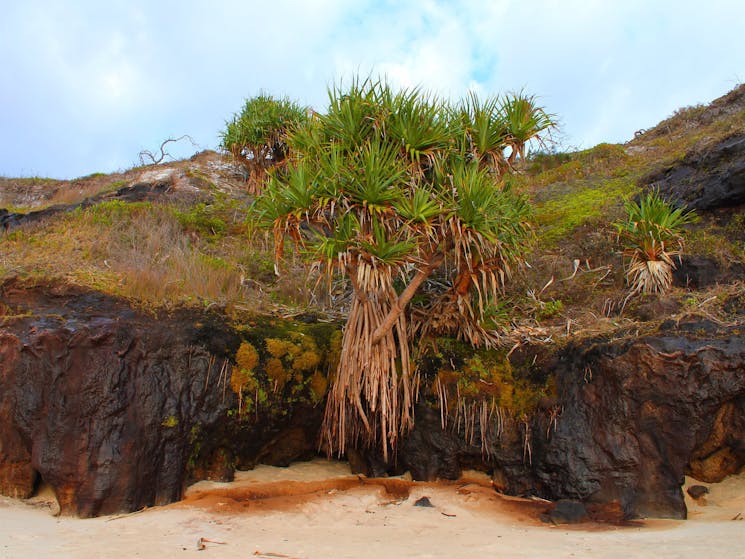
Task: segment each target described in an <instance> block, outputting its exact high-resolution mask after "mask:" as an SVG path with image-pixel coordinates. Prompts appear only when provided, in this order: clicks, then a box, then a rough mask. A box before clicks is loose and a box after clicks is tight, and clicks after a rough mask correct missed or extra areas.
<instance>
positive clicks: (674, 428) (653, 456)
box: [533, 328, 745, 518]
mask: <svg viewBox="0 0 745 559" xmlns="http://www.w3.org/2000/svg"><path fill="white" fill-rule="evenodd" d="M743 370H745V341H744V339H743V337H742V336H741V335H740V333H739V331H738V330H737V329H734V328H733V329H729V330H726V329H725V330H723V331H720V332H719V333H718V335H717V336H716V337H707V338H696V337H694V336H691V335H681V334H678V335H675V333H673V332H669V333H668V332H665V333H661V335H658V336H648V337H644V338H639V339H631V340H627V341H625V342H604V343H602V342H601V343H597V344H594V345H590V346H584V347H575V348H571V347H570V348H568V349H567V350H566V351H565V352H564V359H563V361H562V366H561V370H560V371H559V377H558V383H559V393H560V401H561V403H562V406H563V410H564V411H563V413H562V415H561V417H560V418H559V420H558V423H557V429H556V431H555V432H554V433H552V434H551V435H550V437H549V438H548V440H546V441H545V446H544V447H543V449H542V451H541V452H538V453H536V452H534V454H533V464H534V474H535V476H536V479H537V481H538V484H537V487H538V488H539V489H540V491H541V492H542V494H543V496H545V497H549V498H554V499H561V498H569V499H578V500H583V501H588V502H590V503H610V502H614V501H617V502H619V503H620V505H621V507H622V508H623V511H624V513H625V515H626V517H628V518H630V517H638V516H653V517H670V518H685V516H686V508H685V503H684V500H683V495H682V491H681V488H680V486H681V484H682V482H683V476H684V474H685V473H686V472H687V471H689V470H690V464H691V462H692V460H694V459H695V457H696V456H698V455H699V454H705V455H709V454H711V453H712V452H713V453H716V452H721V451H723V449H726V452H727V453H731V454H734V455H736V456H738V457H739V459H740V460H742V459H743V458H745V454H743V448H745V445H744V444H743V443H745V430H743V428H742V425H741V424H739V423H729V422H725V421H722V420H720V421H719V422H717V417H724V415H726V414H727V413H728V412H727V409H729V408H730V407H734V408H736V409H738V410H741V409H742V406H743V404H745V375H743V374H742V371H743ZM723 410H724V411H723ZM717 425H719V426H720V428H721V429H722V430H723V432H724V433H726V434H722V435H720V436H716V429H717ZM539 436H540V435H539ZM712 438H714V439H715V440H714V441H712ZM725 475H726V474H725Z"/></svg>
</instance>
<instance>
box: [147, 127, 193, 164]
mask: <svg viewBox="0 0 745 559" xmlns="http://www.w3.org/2000/svg"><path fill="white" fill-rule="evenodd" d="M184 138H186V139H188V140H189V141H190V142H191V145H192V146H194V147H195V148H197V149H198V148H199V145H198V144H197V143H196V142H195V141H194V138H192V137H191V136H189V135H188V134H184V135H183V136H179V137H178V138H168V139H167V140H164V141H163V143H162V144H160V155H159V156H156V155H155V154H153V152H152V151H150V150H148V149H143V150H142V151H141V152H140V164H141V165H158V164H159V163H161V162H163V160H164V159H165V158H166V157H170V158H171V159H173V156H172V155H171V154H170V153H168V152H167V151H166V150H165V148H166V145H168V144H170V143H171V142H173V143H176V142H180V141H181V140H183V139H184Z"/></svg>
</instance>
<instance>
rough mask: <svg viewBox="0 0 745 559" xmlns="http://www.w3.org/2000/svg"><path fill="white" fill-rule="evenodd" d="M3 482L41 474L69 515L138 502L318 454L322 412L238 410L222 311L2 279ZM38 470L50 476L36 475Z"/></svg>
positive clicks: (3, 488) (25, 491) (168, 498)
mask: <svg viewBox="0 0 745 559" xmlns="http://www.w3.org/2000/svg"><path fill="white" fill-rule="evenodd" d="M0 289H2V301H3V305H0V314H3V315H5V316H4V319H5V320H4V324H3V328H2V330H0V493H2V494H5V495H10V496H14V497H28V496H30V495H31V494H32V492H33V491H34V487H35V485H36V484H37V483H38V482H39V481H40V480H43V481H44V482H46V483H48V484H49V485H50V486H52V487H53V488H54V490H55V493H56V495H57V498H58V500H59V503H60V508H61V512H62V513H63V514H77V515H79V516H83V517H89V516H96V515H101V514H109V513H113V512H120V511H133V510H138V509H140V508H142V507H144V506H152V505H157V504H165V503H169V502H172V501H174V500H178V499H179V498H181V495H182V492H183V489H184V486H185V484H186V483H187V481H189V480H191V479H196V478H209V479H218V480H224V481H226V480H229V479H232V476H233V471H234V469H235V467H236V465H241V466H243V467H247V466H248V467H250V466H253V465H254V464H256V463H258V462H263V463H270V464H275V465H286V464H288V463H289V462H290V461H292V460H297V459H300V458H308V457H309V456H310V455H313V454H314V448H313V447H314V445H315V437H316V433H317V431H318V428H319V426H320V413H322V408H321V412H319V410H318V409H315V408H314V409H310V410H305V409H300V408H298V409H296V410H293V413H289V412H288V413H287V414H286V416H282V417H280V418H275V419H273V420H267V421H261V422H253V421H247V420H245V419H241V420H237V419H231V418H229V417H228V413H227V412H228V411H229V410H231V409H234V408H235V407H236V402H237V398H236V395H235V393H234V392H233V391H232V390H231V388H230V378H229V366H228V367H226V364H227V365H229V363H228V359H229V358H230V357H231V356H233V355H235V352H236V349H237V347H238V345H239V343H240V340H239V339H238V337H237V336H236V335H235V334H234V332H233V331H232V329H231V328H230V327H229V326H228V325H227V324H226V323H225V322H224V319H222V318H221V317H220V316H219V315H214V314H200V315H197V314H194V313H193V312H189V313H187V312H185V311H184V312H175V313H173V314H172V315H170V316H159V317H154V316H150V315H147V314H143V313H139V312H135V311H133V310H132V309H131V308H130V307H129V306H127V305H126V303H124V302H122V301H118V300H116V299H113V298H110V297H105V296H103V295H100V294H95V293H89V292H84V291H81V290H77V289H76V288H71V287H64V286H53V285H45V286H38V287H28V286H24V285H17V284H15V283H13V282H10V283H6V284H5V285H3V286H0ZM40 478H41V479H40Z"/></svg>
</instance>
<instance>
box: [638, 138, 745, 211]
mask: <svg viewBox="0 0 745 559" xmlns="http://www.w3.org/2000/svg"><path fill="white" fill-rule="evenodd" d="M642 182H643V183H645V184H647V185H649V186H650V187H654V188H659V189H660V193H661V194H662V195H663V196H664V197H665V198H668V199H671V200H675V201H676V202H678V203H681V204H685V205H687V206H688V207H689V208H694V209H696V210H713V209H715V208H722V207H729V206H738V205H740V204H745V136H742V135H738V136H732V137H730V138H727V139H725V140H723V141H721V142H719V143H718V144H716V145H715V146H713V147H711V148H709V149H707V150H706V151H704V152H701V153H699V152H692V153H689V154H688V155H686V157H685V158H684V159H683V160H682V161H680V162H679V163H676V164H675V165H673V166H672V167H668V168H665V169H662V170H660V171H657V172H655V173H652V174H651V175H648V176H647V177H646V178H644V179H642Z"/></svg>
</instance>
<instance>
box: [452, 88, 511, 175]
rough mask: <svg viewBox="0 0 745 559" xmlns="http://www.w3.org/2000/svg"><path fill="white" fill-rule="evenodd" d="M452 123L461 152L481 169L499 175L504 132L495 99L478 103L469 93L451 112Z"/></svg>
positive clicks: (476, 98) (503, 146)
mask: <svg viewBox="0 0 745 559" xmlns="http://www.w3.org/2000/svg"><path fill="white" fill-rule="evenodd" d="M453 121H454V124H453V126H454V130H455V132H456V134H457V137H458V138H459V140H460V142H459V143H460V149H461V151H462V153H463V154H464V155H465V156H467V157H468V158H469V159H470V160H473V161H477V162H478V163H479V166H481V167H482V168H484V167H488V168H490V169H491V170H492V171H495V172H497V173H499V172H501V169H502V167H503V165H504V149H505V147H506V143H505V142H506V140H507V135H508V130H507V126H506V124H505V122H504V120H503V117H502V114H501V111H500V105H499V98H498V97H489V98H486V99H483V100H482V99H479V97H478V95H476V93H474V92H470V93H469V94H468V96H467V97H466V99H465V100H464V101H463V102H462V103H461V104H460V105H459V106H458V107H457V108H456V109H455V114H454V117H453Z"/></svg>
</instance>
